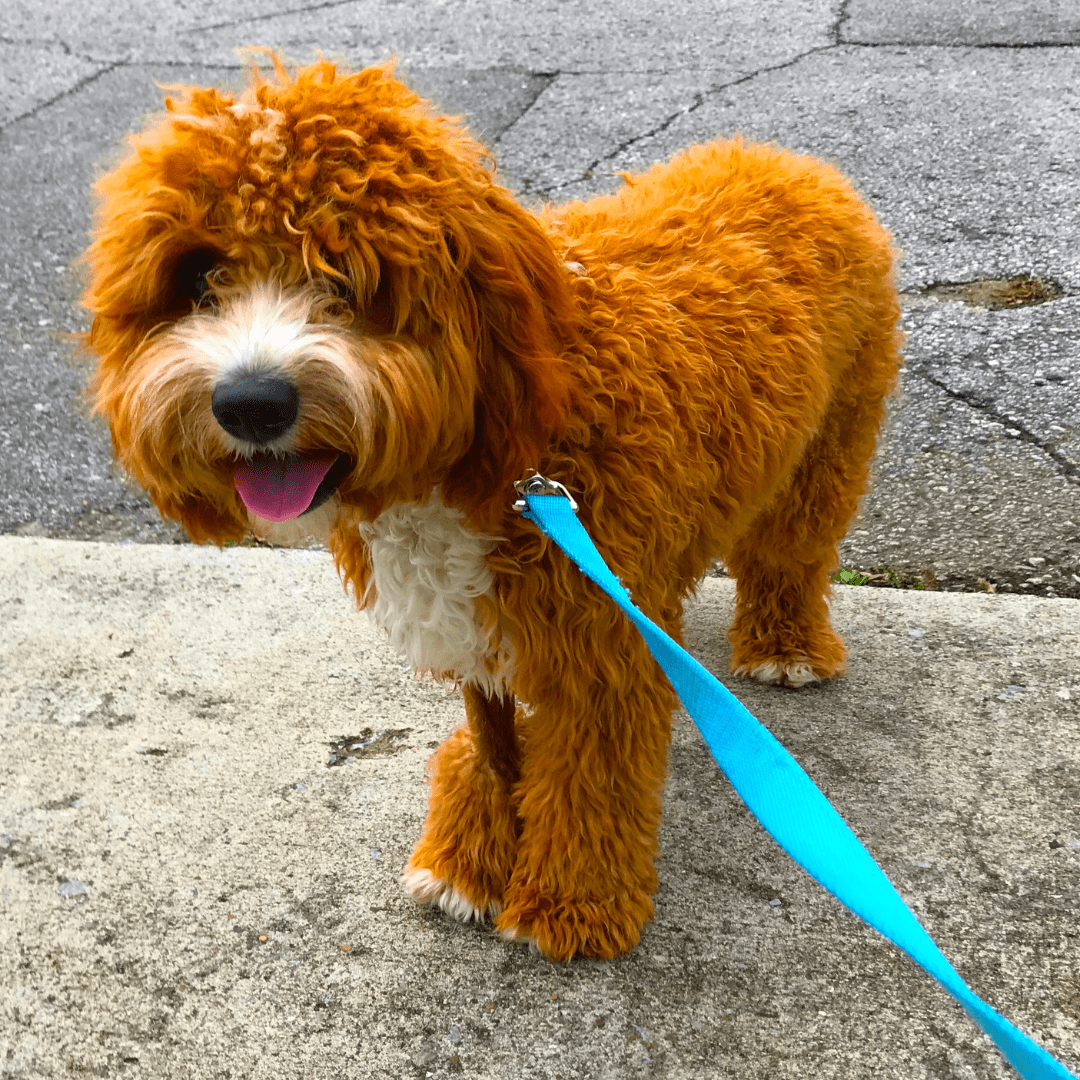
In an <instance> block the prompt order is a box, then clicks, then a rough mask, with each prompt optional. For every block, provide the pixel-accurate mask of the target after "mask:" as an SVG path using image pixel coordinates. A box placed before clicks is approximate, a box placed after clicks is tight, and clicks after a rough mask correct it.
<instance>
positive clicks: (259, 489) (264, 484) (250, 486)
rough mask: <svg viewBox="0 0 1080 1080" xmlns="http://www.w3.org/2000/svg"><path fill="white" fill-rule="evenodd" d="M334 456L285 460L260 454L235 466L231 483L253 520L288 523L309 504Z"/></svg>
mask: <svg viewBox="0 0 1080 1080" xmlns="http://www.w3.org/2000/svg"><path fill="white" fill-rule="evenodd" d="M338 456H339V455H338V453H337V451H335V450H330V451H326V452H320V453H315V454H298V455H295V456H290V457H288V458H279V457H274V456H273V455H272V454H260V455H259V456H258V457H255V458H252V460H251V461H243V462H241V463H240V464H239V465H238V466H237V469H236V473H235V474H234V476H233V483H234V484H235V485H236V490H237V491H238V492H239V493H240V498H241V499H243V500H244V505H245V506H246V507H247V508H248V509H249V510H250V511H251V512H252V513H253V514H254V515H255V516H256V517H260V518H263V520H265V521H291V520H292V519H293V518H297V517H299V516H300V515H301V514H302V513H303V512H304V511H305V510H306V509H307V508H308V507H309V506H310V505H311V500H312V499H313V498H314V497H315V491H316V490H317V488H318V486H319V485H320V484H321V483H322V482H323V477H324V476H326V474H327V473H328V472H329V471H330V467H331V466H332V465H333V464H334V462H335V461H337V459H338Z"/></svg>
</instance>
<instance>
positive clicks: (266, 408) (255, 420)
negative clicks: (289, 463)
mask: <svg viewBox="0 0 1080 1080" xmlns="http://www.w3.org/2000/svg"><path fill="white" fill-rule="evenodd" d="M210 409H211V411H212V412H213V414H214V417H215V419H216V420H217V422H218V423H219V424H220V425H221V426H222V427H223V428H224V429H225V430H226V431H227V432H228V433H229V434H230V435H235V436H236V438H238V439H244V440H246V441H247V442H253V443H270V442H273V441H274V440H275V439H278V438H280V437H281V436H282V435H284V434H285V432H286V431H288V430H289V428H291V427H292V426H293V424H295V423H296V417H297V416H298V415H299V413H300V395H299V394H298V393H297V392H296V387H295V386H293V384H292V383H291V382H289V381H288V380H287V379H283V378H281V377H280V376H278V375H253V374H247V375H242V376H241V377H239V378H233V379H227V380H225V381H224V382H221V383H219V384H218V386H217V388H216V389H215V390H214V396H213V398H212V399H211V401H210Z"/></svg>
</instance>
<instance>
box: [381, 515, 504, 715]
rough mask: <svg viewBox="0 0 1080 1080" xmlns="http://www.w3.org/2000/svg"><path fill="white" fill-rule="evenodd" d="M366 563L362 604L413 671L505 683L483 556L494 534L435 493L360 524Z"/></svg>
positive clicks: (498, 689)
mask: <svg viewBox="0 0 1080 1080" xmlns="http://www.w3.org/2000/svg"><path fill="white" fill-rule="evenodd" d="M361 535H362V536H363V538H364V540H365V541H366V542H367V546H368V558H369V560H370V563H371V568H372V584H373V586H374V593H375V597H374V602H373V603H371V604H370V606H369V610H370V611H371V614H372V615H373V616H374V618H375V621H376V622H377V623H378V624H379V625H380V626H381V627H382V628H383V629H384V630H385V631H386V632H387V634H388V635H389V638H390V643H391V644H392V645H393V646H394V648H395V649H396V650H397V651H398V652H399V653H400V654H401V655H402V656H404V657H405V659H406V660H408V662H409V663H410V664H411V665H412V666H413V667H414V668H416V669H417V670H418V671H424V672H433V673H435V674H436V675H438V676H441V677H449V678H453V679H458V680H460V681H462V682H472V683H476V684H478V685H479V686H480V687H481V688H482V689H484V690H485V691H487V692H488V693H489V695H494V694H499V693H505V692H506V691H507V690H508V689H509V676H510V670H511V666H512V655H511V645H510V641H509V638H508V637H507V635H506V634H505V632H504V631H503V628H502V627H501V626H500V625H499V620H498V617H497V609H496V606H495V604H494V578H493V576H492V573H491V570H490V569H489V568H488V565H487V562H486V559H485V556H487V554H488V553H489V552H490V551H491V550H492V549H493V548H494V547H495V545H496V544H497V543H498V537H493V536H485V535H483V534H481V533H477V532H474V531H473V530H471V529H469V528H468V527H467V526H466V525H465V522H464V519H463V515H462V514H461V512H460V511H458V510H455V509H453V508H451V507H448V506H446V505H445V503H443V502H442V500H441V499H439V497H438V494H436V495H434V496H432V498H431V500H430V501H429V502H428V503H427V504H426V505H425V506H417V505H414V504H404V505H400V506H394V507H391V508H390V509H389V510H387V511H386V512H385V513H383V514H381V515H380V516H379V517H378V518H376V519H375V521H373V522H370V523H367V524H365V525H363V526H361Z"/></svg>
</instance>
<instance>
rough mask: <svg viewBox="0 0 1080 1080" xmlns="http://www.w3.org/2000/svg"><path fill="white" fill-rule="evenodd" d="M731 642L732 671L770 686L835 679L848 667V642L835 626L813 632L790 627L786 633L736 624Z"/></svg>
mask: <svg viewBox="0 0 1080 1080" xmlns="http://www.w3.org/2000/svg"><path fill="white" fill-rule="evenodd" d="M784 638H787V640H784ZM791 638H795V641H792V640H791ZM799 638H802V640H801V641H800V640H799ZM778 639H779V640H778ZM731 642H732V646H733V652H732V656H731V673H732V674H733V675H739V676H742V677H743V678H746V679H754V680H755V681H757V682H760V683H766V684H768V685H770V686H791V687H795V688H798V687H800V686H809V685H811V684H812V683H818V682H823V681H824V680H825V679H834V678H836V676H837V675H842V674H843V673H844V670H845V668H846V667H847V650H846V649H845V648H844V642H843V641H842V640H841V638H840V635H839V634H837V633H836V631H835V630H833V629H832V628H831V627H826V628H825V629H824V630H823V631H822V630H819V631H817V632H816V633H815V634H813V635H811V634H809V633H807V634H795V633H792V632H790V631H788V632H786V633H785V634H784V635H783V636H781V635H779V634H777V635H775V636H773V635H771V634H768V635H767V634H757V633H755V634H752V635H749V634H747V632H746V631H745V630H739V631H737V630H736V629H735V628H733V629H732V633H731Z"/></svg>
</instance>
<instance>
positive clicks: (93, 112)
mask: <svg viewBox="0 0 1080 1080" xmlns="http://www.w3.org/2000/svg"><path fill="white" fill-rule="evenodd" d="M943 7H945V6H944V5H941V4H940V3H936V2H931V0H911V2H909V3H908V4H906V5H896V4H890V3H886V2H884V0H844V2H843V3H828V2H822V0H769V2H767V3H763V4H759V5H755V6H753V8H752V9H751V7H750V6H747V5H741V4H737V3H734V2H731V3H726V4H725V3H716V2H710V3H687V4H684V5H682V6H681V7H680V8H679V9H677V17H673V18H672V19H667V20H666V19H661V18H659V17H654V16H653V15H652V14H650V13H649V12H648V11H647V10H646V9H645V8H644V7H642V8H638V7H636V6H634V5H631V4H628V3H625V2H622V0H606V2H604V3H600V4H594V5H584V4H582V5H570V6H569V7H568V6H566V5H556V4H554V3H547V4H535V5H528V6H526V5H522V4H515V3H508V2H502V3H500V2H495V0H487V2H482V3H470V2H466V0H451V2H448V3H439V4H436V3H422V4H379V3H366V2H365V3H338V2H330V3H317V4H308V5H301V6H298V7H296V8H290V9H287V10H281V6H280V5H275V4H273V3H269V2H265V0H264V2H255V0H246V2H243V3H238V4H233V5H230V7H229V9H228V17H227V18H224V17H223V12H222V9H221V7H220V5H218V4H214V3H210V2H209V0H193V2H191V3H187V4H185V5H182V6H176V7H168V6H164V5H155V4H152V3H146V2H144V3H142V4H141V5H137V6H136V7H135V8H124V9H121V8H119V7H117V6H115V5H113V4H112V3H111V2H106V0H91V2H89V3H86V4H83V5H80V6H79V7H78V8H76V9H72V8H71V7H70V5H69V4H68V3H67V0H63V2H62V0H40V2H39V0H33V2H31V0H22V2H15V3H13V4H9V5H8V7H7V9H6V14H5V16H4V23H3V26H2V33H0V73H2V74H0V79H2V80H3V85H4V91H5V92H4V94H3V103H2V105H0V145H2V146H3V150H4V153H3V155H2V162H0V171H2V174H3V181H2V186H0V191H2V194H0V209H2V211H3V213H4V215H5V219H6V220H7V221H8V222H9V223H10V224H9V228H8V229H7V231H6V232H5V235H4V236H3V237H2V238H0V283H2V284H0V289H2V293H0V329H2V331H3V333H2V337H0V364H2V365H3V372H4V379H5V386H6V393H5V395H4V397H3V400H2V401H0V476H2V478H3V491H2V494H0V530H2V531H5V532H16V533H23V534H29V535H48V536H57V537H64V536H72V537H87V538H91V537H98V538H106V539H108V538H133V539H138V540H147V541H161V540H169V541H175V540H179V539H181V538H180V536H179V534H178V532H177V530H176V529H175V528H173V527H171V526H169V525H167V524H164V523H161V522H160V521H159V520H158V519H157V515H156V513H155V512H154V511H153V510H152V508H150V507H148V505H147V504H146V503H145V501H144V500H143V499H142V498H141V497H140V496H139V495H138V494H137V493H134V492H132V491H130V490H128V489H127V488H126V487H125V486H124V485H123V483H122V482H121V480H120V479H119V478H118V477H116V476H114V475H112V473H111V471H110V463H109V450H108V446H107V438H106V436H105V434H104V432H103V431H102V429H101V426H100V425H99V424H98V423H96V422H95V421H93V420H91V419H89V418H88V417H87V416H86V413H85V408H84V406H83V403H82V401H81V398H80V391H81V387H82V385H83V382H84V379H85V374H86V373H85V370H84V369H83V368H82V367H81V366H80V365H79V364H78V362H77V361H74V360H73V356H72V348H71V345H70V342H69V340H68V339H67V338H66V337H65V335H66V334H68V333H69V332H70V331H74V330H78V329H81V328H82V327H83V326H84V321H83V317H82V315H81V312H80V311H79V309H78V305H77V303H76V300H75V298H76V297H77V294H78V291H79V280H80V273H79V270H78V267H77V266H76V265H75V263H74V260H75V259H76V258H77V256H78V254H79V252H80V250H81V249H82V247H83V246H84V243H85V236H86V230H87V227H88V224H89V215H90V204H89V196H88V190H89V187H90V184H91V183H92V181H93V179H94V177H95V176H96V175H97V174H98V173H99V172H100V171H101V170H102V168H104V167H105V166H106V165H107V163H108V162H109V161H110V160H111V159H112V158H113V157H114V156H115V155H116V153H117V145H118V141H119V140H120V139H121V137H122V136H123V135H124V134H125V133H126V132H127V131H129V130H132V129H134V128H137V127H138V126H139V125H140V123H141V122H142V120H143V119H144V118H145V116H146V115H147V114H148V113H151V112H153V111H154V110H155V109H157V108H158V107H160V101H161V96H162V95H161V93H160V91H159V90H158V89H157V87H156V86H155V83H159V84H168V83H171V82H177V81H195V82H204V83H225V84H230V83H233V84H235V83H238V82H239V81H241V80H242V78H243V74H242V72H243V66H244V64H245V62H246V61H245V60H244V58H243V57H242V56H240V55H238V54H237V52H236V50H237V48H238V47H239V46H242V45H247V44H266V45H270V46H273V47H274V48H277V49H280V50H282V51H283V52H284V53H285V54H286V55H287V56H288V57H291V58H293V59H294V60H297V61H306V60H309V59H310V58H311V57H312V56H313V55H314V53H315V51H316V50H317V49H322V50H324V51H325V52H326V53H327V55H329V56H331V57H334V58H337V59H340V60H341V61H342V62H344V63H347V64H349V65H353V66H357V65H361V64H363V63H366V62H372V61H376V60H380V59H383V58H384V57H385V56H387V55H389V54H394V55H396V56H398V57H399V59H400V64H401V71H402V73H403V74H404V75H405V76H406V77H407V78H408V79H409V80H410V81H411V82H412V83H413V84H414V85H415V86H416V87H417V88H418V89H419V90H420V91H421V92H423V93H425V94H426V95H429V96H431V97H432V98H434V99H435V100H436V101H437V102H438V103H439V104H440V106H441V107H442V108H444V109H445V110H446V111H448V112H454V113H460V114H464V115H465V116H467V117H468V119H469V122H470V123H471V124H472V126H473V127H474V129H475V130H476V131H477V132H478V133H479V134H480V135H481V136H482V137H483V138H484V139H485V141H486V142H487V143H488V145H489V146H490V147H491V149H492V151H493V154H494V156H495V158H496V160H497V162H498V165H499V168H500V171H501V173H502V175H503V177H504V179H505V181H506V182H507V183H508V184H509V185H510V186H511V187H513V188H514V189H515V190H516V191H518V192H519V194H520V196H521V198H522V199H523V200H524V201H526V202H529V203H534V204H535V203H540V202H542V201H552V200H554V201H558V200H562V199H571V198H581V197H587V196H589V195H591V194H595V193H598V192H603V191H608V190H611V189H612V188H613V187H615V186H616V185H617V184H618V183H620V182H621V181H620V180H619V178H618V175H617V174H618V173H619V172H620V171H623V170H628V171H635V170H638V169H641V168H644V167H646V166H647V165H649V164H650V163H652V162H654V161H657V160H660V159H663V158H666V157H668V156H670V155H671V154H672V153H674V152H675V151H677V150H678V149H679V148H681V147H683V146H686V145H688V144H690V143H693V142H697V141H700V140H705V139H709V138H712V137H714V136H716V135H717V134H726V135H730V134H733V133H735V132H742V133H744V134H745V135H746V136H747V137H748V138H752V139H762V140H770V141H775V142H778V143H782V144H784V145H787V146H790V147H792V148H793V149H795V150H798V151H801V152H806V153H812V154H817V155H820V156H822V157H825V158H827V159H829V160H832V161H834V162H836V163H837V164H838V165H839V166H840V167H841V168H842V169H843V170H844V171H845V172H847V173H848V174H849V175H850V176H852V177H853V178H854V180H855V182H856V183H857V184H858V185H859V187H860V188H861V190H862V191H863V192H864V193H865V194H866V196H867V197H868V198H869V200H870V201H871V203H872V204H873V205H874V207H875V208H876V210H877V211H878V213H879V215H880V216H881V218H882V219H883V221H884V222H885V223H886V224H887V225H888V227H889V228H890V229H891V230H892V231H893V234H894V236H895V239H896V242H897V244H898V246H899V247H900V248H901V249H902V251H903V262H902V269H901V288H902V290H903V292H904V298H905V315H904V319H905V326H906V329H907V332H908V335H909V336H908V343H907V349H906V358H907V368H906V372H905V376H904V380H903V387H902V390H901V393H900V395H899V396H898V398H897V400H896V401H895V402H894V404H893V409H892V414H891V419H890V421H889V424H888V427H887V430H886V432H885V435H884V437H883V439H882V444H881V450H880V454H879V458H878V464H877V469H876V480H875V487H874V489H873V491H872V493H871V495H870V496H869V497H868V498H867V499H866V501H865V505H864V512H863V515H862V519H861V521H859V522H858V523H857V524H856V526H855V527H854V529H853V531H852V533H851V535H850V536H849V538H848V540H847V541H846V543H845V545H844V548H843V552H842V564H843V565H844V566H848V567H851V568H855V569H860V570H864V571H869V570H873V569H875V568H879V567H887V568H890V569H892V570H893V571H895V572H896V573H897V574H898V575H899V576H900V577H901V578H907V579H913V578H916V577H917V578H919V580H922V581H926V582H930V581H932V582H934V583H935V584H936V586H937V587H939V588H949V589H965V590H971V589H978V588H987V587H993V588H996V589H998V590H1000V591H1019V592H1028V593H1039V594H1045V595H1058V596H1072V597H1080V473H1078V469H1080V416H1078V408H1080V406H1078V404H1077V403H1078V402H1080V327H1078V323H1077V304H1078V302H1080V301H1078V297H1080V200H1077V198H1076V192H1077V189H1078V186H1080V92H1078V89H1077V87H1080V14H1078V13H1077V10H1076V9H1075V8H1074V6H1073V5H1069V4H1065V3H1061V2H1058V0H1039V2H1037V3H1031V2H1021V0H1012V2H1010V3H1005V4H1001V3H991V2H989V0H977V2H962V3H957V4H953V5H949V6H948V10H942V9H943ZM1025 275H1034V276H1036V277H1040V278H1044V279H1047V280H1050V281H1052V282H1057V283H1059V284H1060V286H1061V295H1060V296H1059V297H1058V298H1057V299H1055V300H1052V301H1050V302H1047V303H1043V304H1041V305H1039V306H1034V307H1030V308H1019V309H1014V310H1002V311H992V310H986V309H982V308H977V307H970V306H966V305H964V304H962V303H958V302H952V301H947V300H941V299H937V298H935V294H934V292H933V289H932V287H933V286H934V285H936V284H940V283H954V282H968V281H979V280H982V279H987V278H1011V277H1018V276H1025Z"/></svg>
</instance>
